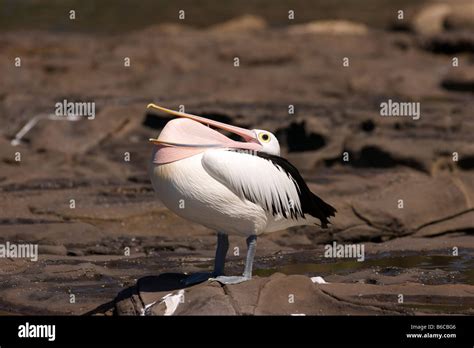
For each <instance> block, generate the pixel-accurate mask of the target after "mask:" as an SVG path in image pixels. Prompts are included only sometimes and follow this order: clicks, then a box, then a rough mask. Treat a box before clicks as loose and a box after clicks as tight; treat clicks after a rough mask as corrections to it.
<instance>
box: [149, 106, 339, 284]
mask: <svg viewBox="0 0 474 348" xmlns="http://www.w3.org/2000/svg"><path fill="white" fill-rule="evenodd" d="M150 105H151V106H152V107H154V108H157V109H159V110H162V111H165V112H167V113H171V114H173V115H176V116H179V117H180V118H178V119H173V120H171V121H170V122H168V123H167V124H166V126H165V127H164V128H163V130H162V132H161V134H160V137H159V138H158V139H150V141H152V142H153V143H155V144H156V146H155V149H154V151H153V156H152V163H151V166H150V177H151V181H152V184H153V188H154V190H155V191H156V193H157V195H158V197H159V198H160V200H161V201H162V202H163V203H164V204H165V205H166V207H168V208H169V209H170V210H172V211H173V212H174V213H176V214H177V215H179V216H181V217H183V218H185V219H188V220H190V221H194V222H197V223H199V224H201V225H203V226H206V227H208V228H210V229H213V230H216V231H218V233H219V234H218V248H217V253H216V265H215V271H214V273H212V276H218V277H217V278H216V279H217V280H218V281H220V282H222V283H225V284H234V283H238V282H241V281H244V280H247V279H250V278H251V270H252V262H253V257H254V253H255V247H256V236H258V235H260V234H262V233H265V232H274V231H279V230H283V229H285V228H288V227H292V226H298V225H318V223H317V222H320V223H321V226H322V227H325V226H326V224H327V223H328V217H330V216H334V213H335V211H336V210H335V209H334V208H333V207H331V206H330V205H329V204H327V203H325V202H324V201H323V200H321V199H320V198H319V197H317V196H316V195H314V194H313V193H312V192H311V191H310V190H309V188H308V186H307V185H306V183H305V182H304V180H303V179H302V177H301V175H300V174H299V173H298V170H297V169H296V168H295V167H294V166H292V165H291V164H290V163H289V162H288V161H287V160H285V159H283V158H281V157H279V154H280V146H279V144H278V140H277V139H276V137H275V136H274V135H273V134H271V133H269V132H267V131H262V130H246V129H243V128H239V127H235V126H230V125H226V124H223V123H220V122H217V121H212V120H208V119H205V118H203V117H199V116H195V115H190V114H185V113H180V112H176V111H172V110H168V109H165V108H162V107H159V106H156V105H153V104H150ZM203 124H207V125H208V126H214V127H218V128H221V129H224V130H226V131H231V132H233V133H235V134H238V135H240V136H241V137H243V138H244V139H245V140H246V141H245V142H238V141H234V140H231V139H229V138H227V137H226V136H224V135H223V134H221V133H219V132H217V131H215V130H213V129H211V128H209V127H206V126H204V125H203ZM228 234H237V235H242V236H245V237H247V245H248V253H247V260H246V267H245V272H244V276H243V277H224V276H222V274H223V270H224V261H225V254H226V253H227V248H228V240H227V235H228ZM208 276H209V275H208V274H205V276H204V277H202V274H201V275H200V276H197V277H194V278H191V279H190V280H189V281H188V282H187V284H192V283H196V282H200V281H203V280H204V279H208V278H209V277H208Z"/></svg>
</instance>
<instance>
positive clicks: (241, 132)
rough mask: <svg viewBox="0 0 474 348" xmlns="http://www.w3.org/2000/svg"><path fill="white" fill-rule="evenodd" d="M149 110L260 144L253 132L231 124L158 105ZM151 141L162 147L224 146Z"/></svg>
mask: <svg viewBox="0 0 474 348" xmlns="http://www.w3.org/2000/svg"><path fill="white" fill-rule="evenodd" d="M147 108H148V109H150V108H152V109H157V110H160V111H163V112H166V113H167V114H170V115H174V116H178V117H181V118H187V119H189V120H193V121H196V122H199V123H201V124H205V125H208V126H212V127H215V128H218V129H222V130H224V131H227V132H231V133H234V134H236V135H238V136H240V137H242V138H243V139H244V140H245V141H246V142H247V143H256V144H258V140H257V138H256V135H255V133H254V132H253V131H251V130H248V129H245V128H240V127H236V126H231V125H229V124H225V123H222V122H218V121H213V120H209V119H207V118H205V117H201V116H196V115H191V114H187V113H184V112H179V111H174V110H170V109H166V108H164V107H162V106H159V105H156V104H148V105H147ZM149 141H150V142H152V143H154V144H162V145H169V146H184V147H219V146H222V144H215V143H214V144H212V143H209V144H206V143H199V144H182V143H175V142H173V141H164V140H161V139H150V140H149Z"/></svg>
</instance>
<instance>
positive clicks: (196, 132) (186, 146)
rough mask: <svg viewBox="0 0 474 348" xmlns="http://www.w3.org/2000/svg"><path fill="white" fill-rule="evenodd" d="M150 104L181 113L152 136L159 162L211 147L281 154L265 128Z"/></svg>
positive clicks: (191, 154) (184, 156)
mask: <svg viewBox="0 0 474 348" xmlns="http://www.w3.org/2000/svg"><path fill="white" fill-rule="evenodd" d="M147 108H153V109H157V110H160V111H163V112H165V113H167V114H171V115H174V116H178V117H179V118H176V119H173V120H171V121H169V122H168V123H167V124H166V126H165V127H164V128H163V130H162V131H161V133H160V135H159V137H158V138H157V139H153V138H152V139H150V142H152V143H153V144H155V145H157V148H156V151H155V153H154V160H153V162H154V163H156V164H164V163H170V162H174V161H178V160H180V159H184V158H187V157H190V156H194V155H196V154H198V153H201V152H204V151H206V150H207V149H210V148H234V149H240V150H247V151H259V152H266V153H268V154H271V155H277V156H279V155H280V144H279V143H278V140H277V138H276V137H275V135H273V134H272V133H270V132H268V131H266V130H261V129H251V130H250V129H245V128H241V127H236V126H232V125H228V124H225V123H223V122H218V121H214V120H210V119H207V118H205V117H201V116H196V115H191V114H187V113H184V112H179V111H174V110H170V109H166V108H164V107H162V106H159V105H155V104H148V106H147ZM210 127H215V128H218V129H221V130H224V131H228V132H231V133H233V134H236V135H238V136H240V137H241V138H242V139H243V141H235V140H232V139H230V138H228V137H226V136H225V135H224V134H222V133H220V132H218V131H216V130H214V129H212V128H210Z"/></svg>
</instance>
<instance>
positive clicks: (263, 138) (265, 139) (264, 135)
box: [258, 133, 270, 143]
mask: <svg viewBox="0 0 474 348" xmlns="http://www.w3.org/2000/svg"><path fill="white" fill-rule="evenodd" d="M258 138H259V139H260V140H261V141H263V142H264V143H268V142H269V141H270V136H269V135H268V134H267V133H260V134H259V135H258Z"/></svg>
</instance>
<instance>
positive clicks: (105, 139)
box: [0, 11, 474, 315]
mask: <svg viewBox="0 0 474 348" xmlns="http://www.w3.org/2000/svg"><path fill="white" fill-rule="evenodd" d="M413 12H414V13H416V11H413ZM393 13H396V12H393V11H392V12H391V14H390V16H392V15H393ZM334 18H336V17H334ZM384 18H385V17H384ZM247 20H248V17H247ZM247 20H246V21H247ZM351 20H352V21H356V19H354V18H352V19H351ZM252 21H253V22H252ZM252 21H250V22H252V23H254V24H252V25H250V24H248V23H250V22H245V21H243V22H242V19H239V20H238V21H237V22H232V21H231V22H227V23H226V24H225V23H224V24H222V25H223V26H224V27H223V26H220V28H219V27H214V29H212V28H210V29H207V28H206V29H200V28H198V27H192V26H183V25H181V24H180V23H171V24H159V23H156V24H155V25H153V26H151V27H150V28H147V29H143V30H141V29H140V30H135V31H133V32H127V33H123V34H121V35H93V34H90V33H89V34H88V33H72V32H71V33H57V32H56V33H55V32H44V31H31V32H28V31H26V32H25V31H18V32H15V31H10V32H5V33H4V34H2V36H1V38H0V47H1V50H0V76H2V84H1V85H0V119H1V122H2V123H1V124H2V127H1V129H0V168H1V169H0V212H1V214H0V243H5V242H7V241H9V242H17V243H22V242H24V243H37V244H39V250H40V255H39V260H38V262H31V261H28V260H24V259H12V258H0V275H1V277H2V281H1V282H0V311H1V312H2V313H5V312H8V313H18V314H83V313H86V312H90V311H94V313H97V314H99V313H101V314H112V313H113V312H114V309H115V313H116V314H128V315H130V314H131V315H140V314H141V313H142V312H141V310H142V309H143V308H142V307H143V306H144V304H150V303H153V302H154V301H158V303H157V304H155V305H153V306H151V307H150V308H149V310H148V312H146V314H155V315H162V314H163V313H164V312H165V311H166V306H165V305H164V303H162V304H160V303H159V302H160V301H161V298H162V297H163V296H165V295H167V294H169V293H176V292H177V291H178V290H179V289H177V287H176V279H179V277H182V273H183V272H187V273H191V272H199V271H203V270H208V269H210V268H211V264H212V258H213V255H214V248H215V237H214V232H213V231H210V230H208V229H206V228H204V227H201V226H198V225H195V224H192V223H189V222H187V221H184V220H182V219H180V218H178V217H176V216H175V215H173V214H172V213H171V212H170V211H168V210H167V209H166V208H165V207H164V206H163V205H162V204H161V203H159V201H158V200H157V199H156V197H155V196H154V193H153V190H152V188H151V185H150V182H149V179H148V177H147V166H148V164H147V161H148V160H149V156H150V147H149V144H148V142H147V139H148V138H150V137H153V136H156V135H157V134H158V133H159V131H160V129H161V128H162V127H163V126H164V124H165V123H166V122H167V120H168V118H167V117H165V116H163V115H159V114H153V113H147V111H146V109H145V106H146V104H147V103H149V102H152V101H155V102H160V103H162V104H164V105H166V106H168V107H171V108H174V107H177V106H178V105H181V104H182V105H185V107H186V111H187V112H190V113H195V114H202V115H205V116H207V117H210V118H214V119H217V120H220V121H223V122H228V123H232V124H236V125H239V126H244V127H249V128H259V129H268V130H270V131H272V132H274V133H275V134H276V135H277V136H278V138H279V140H280V144H281V147H282V153H283V155H284V156H285V157H287V158H288V159H289V160H290V161H291V162H293V163H294V164H295V165H296V167H297V168H298V169H299V170H300V171H301V173H302V175H303V177H304V178H305V180H306V181H307V182H308V184H309V186H310V188H311V189H312V190H313V191H314V192H315V193H317V194H318V195H320V196H321V197H323V198H324V199H325V200H327V201H328V202H330V203H331V204H333V205H334V206H335V207H336V208H337V210H338V214H337V216H336V218H335V219H333V224H332V225H331V226H330V228H329V229H327V230H319V229H318V228H313V227H300V228H294V229H290V230H286V231H281V232H277V233H273V234H269V235H267V236H262V237H261V238H259V241H258V248H257V259H256V265H255V279H254V280H252V281H251V282H248V283H244V284H241V285H236V286H226V287H222V286H220V285H219V284H216V283H205V284H200V285H198V286H195V287H191V288H187V289H184V291H185V298H186V299H187V300H186V301H189V302H185V303H183V304H180V305H179V306H178V308H177V310H176V312H175V314H183V315H184V314H189V315H191V314H217V313H221V314H236V313H237V314H296V313H300V314H301V313H305V314H308V315H309V314H417V313H450V314H451V313H461V314H472V307H473V304H472V293H473V291H472V287H473V284H474V278H473V275H472V268H473V267H474V266H473V264H472V255H473V252H474V244H473V239H474V238H473V231H474V218H473V212H474V206H473V204H474V181H473V180H474V179H473V178H474V176H473V170H474V148H473V142H472V139H473V138H472V134H474V119H473V117H472V110H474V99H473V98H472V88H471V87H472V76H471V75H472V74H471V72H472V67H473V64H472V62H473V57H472V52H474V50H473V49H472V47H474V46H473V45H472V38H473V37H474V36H473V35H472V32H471V31H469V29H468V27H467V26H465V25H462V26H461V25H460V24H459V30H458V29H455V30H449V31H443V32H441V33H438V34H433V35H428V36H425V35H418V34H416V33H413V32H410V31H403V32H399V31H385V30H380V28H379V29H377V30H375V29H373V28H371V27H370V26H369V25H367V28H366V27H365V26H364V35H338V36H337V37H335V35H332V34H328V33H327V32H318V33H317V34H314V33H309V34H308V33H306V34H301V35H294V34H293V33H291V32H292V30H294V28H292V27H291V26H284V27H272V26H266V25H262V23H261V22H260V21H259V20H255V19H252ZM309 21H310V20H309V19H308V22H309ZM450 21H451V22H452V23H455V21H454V20H451V19H450ZM306 22H307V21H305V22H295V24H294V26H297V25H303V26H304V25H305V24H304V23H306ZM359 22H360V23H363V22H362V21H358V23H359ZM163 23H164V22H163ZM242 23H244V24H242ZM245 23H247V24H245ZM255 23H256V24H255ZM258 23H260V24H258ZM456 23H457V22H456ZM246 26H248V27H252V28H253V29H258V30H246V29H245V28H246ZM226 28H227V29H226ZM456 28H458V26H456ZM242 29H245V30H242ZM461 29H462V30H461ZM351 30H352V29H351ZM346 32H347V30H346ZM454 53H455V54H456V56H458V57H459V62H460V64H459V67H456V68H455V67H453V66H452V58H453V54H454ZM16 56H21V57H22V67H21V68H15V67H14V65H13V64H12V59H13V57H16ZM236 56H238V57H239V58H240V62H241V64H240V67H238V68H236V67H234V66H233V59H234V57H236ZM124 57H130V59H131V66H130V67H124ZM344 57H348V58H349V59H350V64H349V67H344V66H343V64H342V63H343V61H342V59H343V58H344ZM63 99H68V100H70V101H94V102H95V103H96V117H95V119H94V120H80V121H77V122H69V121H52V120H42V121H40V122H39V123H38V125H37V126H35V127H34V128H33V129H32V130H31V131H30V132H28V133H27V134H26V136H25V137H24V139H23V141H22V143H21V144H20V145H18V146H12V145H11V144H10V141H11V140H12V138H13V137H14V136H15V134H16V133H17V132H18V131H19V130H20V129H21V127H23V126H24V125H25V124H26V123H27V122H28V121H29V120H30V119H31V118H32V117H33V116H35V115H38V114H50V113H53V112H54V105H55V103H56V102H60V101H62V100H63ZM388 99H392V100H398V101H407V102H420V105H421V117H420V119H419V120H413V118H411V117H381V116H380V104H381V103H382V102H385V101H387V100H388ZM289 105H293V106H294V111H295V112H294V114H289V113H288V111H289V109H288V106H289ZM127 154H128V155H129V156H130V157H129V158H130V160H129V161H127V160H126V159H125V158H126V156H127ZM346 154H347V155H348V159H347V160H344V158H345V155H346ZM18 155H20V157H21V160H20V161H18V160H17V157H18ZM400 199H402V200H403V208H399V207H398V204H399V200H400ZM71 200H74V202H75V207H74V208H71ZM333 241H337V242H338V243H356V244H363V245H364V246H365V253H366V255H365V261H364V262H357V261H355V260H354V259H338V258H327V257H324V247H325V245H326V244H327V243H332V242H333ZM235 247H238V248H239V250H245V241H244V240H243V238H238V237H231V250H233V248H235ZM455 251H457V252H458V254H456V252H455ZM242 267H243V260H242V252H241V253H240V255H238V256H237V255H234V254H233V253H230V254H229V260H228V267H227V272H228V273H229V274H238V273H239V272H241V270H242ZM168 272H176V273H177V274H178V275H175V276H174V278H173V277H171V278H167V281H166V282H165V285H166V284H167V285H166V286H165V285H162V284H161V281H162V280H163V278H162V277H163V274H166V273H168ZM275 273H283V274H285V275H282V274H275ZM179 274H181V275H179ZM314 276H322V277H323V278H324V279H325V280H326V281H328V282H329V283H330V284H327V285H315V284H312V283H311V282H310V280H309V277H314ZM147 277H151V278H147ZM158 277H159V278H160V281H159V282H158V283H159V284H158V285H159V287H158V288H156V287H154V284H155V283H156V278H158ZM165 278H166V277H165ZM290 289H292V291H294V294H296V301H295V303H294V304H290V303H288V296H289V294H291V292H290ZM122 291H123V292H122ZM121 292H122V293H121ZM118 293H121V295H120V296H119V297H118V298H117V300H116V301H114V298H116V297H117V294H118ZM399 293H403V294H406V296H405V299H406V302H405V304H406V305H401V304H399V303H398V302H397V301H396V296H397V294H399ZM359 294H360V296H359ZM71 295H74V297H75V302H74V303H72V302H71ZM140 306H141V307H140ZM94 309H96V310H94Z"/></svg>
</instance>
